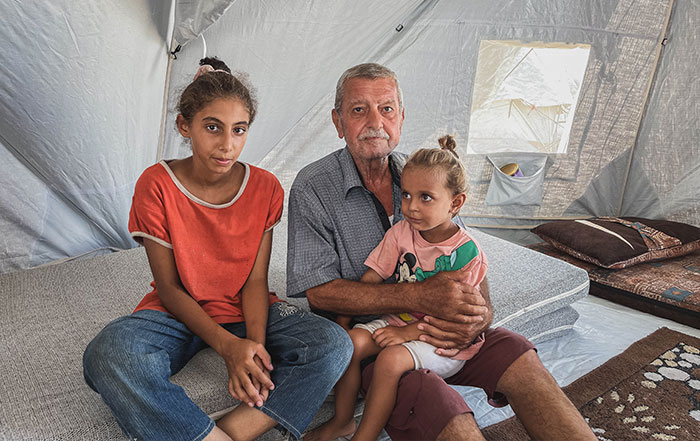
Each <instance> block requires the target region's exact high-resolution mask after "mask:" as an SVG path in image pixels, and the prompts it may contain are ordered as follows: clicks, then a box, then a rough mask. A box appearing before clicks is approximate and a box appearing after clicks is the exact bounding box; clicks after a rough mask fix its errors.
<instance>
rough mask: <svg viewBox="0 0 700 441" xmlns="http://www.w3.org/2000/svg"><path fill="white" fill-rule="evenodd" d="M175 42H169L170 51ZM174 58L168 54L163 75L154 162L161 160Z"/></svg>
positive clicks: (173, 40)
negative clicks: (161, 103) (161, 102)
mask: <svg viewBox="0 0 700 441" xmlns="http://www.w3.org/2000/svg"><path fill="white" fill-rule="evenodd" d="M176 44H177V42H176V41H175V39H174V38H173V39H172V40H171V41H170V47H171V49H172V48H173V46H174V45H176ZM174 58H175V57H174V56H173V55H171V53H169V54H168V68H167V69H166V73H165V87H164V88H163V89H164V90H163V106H162V109H163V110H162V112H161V115H160V132H159V133H158V152H157V153H156V162H158V161H160V160H161V159H163V146H164V144H165V125H166V124H165V122H166V121H165V118H166V117H167V116H168V93H169V91H170V73H171V71H172V67H173V59H174Z"/></svg>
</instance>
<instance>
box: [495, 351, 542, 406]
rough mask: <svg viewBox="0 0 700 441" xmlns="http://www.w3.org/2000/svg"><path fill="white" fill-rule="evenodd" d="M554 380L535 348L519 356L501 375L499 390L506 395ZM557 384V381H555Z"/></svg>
mask: <svg viewBox="0 0 700 441" xmlns="http://www.w3.org/2000/svg"><path fill="white" fill-rule="evenodd" d="M552 382H554V379H553V378H552V376H551V374H550V373H549V371H548V370H547V368H545V367H544V365H543V364H542V361H541V360H540V357H539V356H538V355H537V352H536V351H535V350H534V349H531V350H529V351H527V352H525V353H523V354H522V355H521V356H520V357H518V358H517V359H516V360H515V361H514V362H513V363H512V364H511V365H510V366H509V367H508V369H506V371H505V372H504V373H503V375H502V376H501V378H500V380H499V381H498V386H497V390H498V391H499V392H502V393H504V394H505V395H506V396H508V395H509V394H512V393H517V392H518V391H523V390H525V389H528V388H530V387H534V386H536V385H538V384H542V383H547V384H550V383H552ZM555 384H556V382H555Z"/></svg>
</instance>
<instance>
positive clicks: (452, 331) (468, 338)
mask: <svg viewBox="0 0 700 441" xmlns="http://www.w3.org/2000/svg"><path fill="white" fill-rule="evenodd" d="M423 320H425V321H426V323H421V324H420V325H418V329H419V330H420V331H422V332H425V334H423V335H421V336H420V338H419V340H420V341H424V342H426V343H430V344H431V345H433V346H435V347H436V348H437V349H436V350H435V353H436V354H438V355H442V356H445V357H453V356H455V355H457V353H458V352H459V351H460V350H462V349H464V348H466V347H468V346H469V345H471V344H472V342H473V341H474V340H475V339H476V337H478V336H479V334H481V333H482V332H483V331H484V329H485V328H484V325H483V323H482V322H479V323H455V322H450V321H447V320H442V319H439V318H435V317H430V316H425V317H423Z"/></svg>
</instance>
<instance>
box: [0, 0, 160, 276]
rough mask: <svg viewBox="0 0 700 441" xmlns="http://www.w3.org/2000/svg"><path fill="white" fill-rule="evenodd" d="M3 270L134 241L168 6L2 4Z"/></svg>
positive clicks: (152, 154)
mask: <svg viewBox="0 0 700 441" xmlns="http://www.w3.org/2000/svg"><path fill="white" fill-rule="evenodd" d="M1 8H2V13H0V41H3V43H2V49H1V50H0V164H2V165H1V166H0V167H2V173H0V185H2V188H3V191H2V193H0V233H1V234H0V272H8V271H12V270H15V269H19V268H26V267H31V266H36V265H38V264H41V263H45V262H49V261H52V260H55V259H60V258H64V257H66V256H75V255H79V254H82V253H85V252H90V251H92V250H95V249H99V248H104V247H118V248H130V247H132V246H134V243H133V242H132V240H131V238H130V236H129V233H128V231H127V230H126V222H127V217H128V212H129V207H130V203H131V195H132V193H133V185H134V182H135V180H136V178H137V177H138V176H139V174H140V173H141V171H142V170H143V169H144V168H145V167H146V166H147V165H149V164H152V163H153V162H154V161H155V160H156V149H157V144H158V133H159V126H160V119H161V113H162V112H161V110H162V106H163V90H164V80H165V71H166V66H167V62H168V58H167V44H166V41H169V38H167V33H168V27H169V26H168V25H169V21H170V20H169V18H170V3H169V2H162V1H159V0H150V1H148V0H128V1H120V2H90V1H80V2H75V1H72V0H57V1H52V2H34V1H29V2H15V1H3V2H2V7H1Z"/></svg>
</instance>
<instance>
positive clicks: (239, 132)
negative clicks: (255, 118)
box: [233, 127, 245, 135]
mask: <svg viewBox="0 0 700 441" xmlns="http://www.w3.org/2000/svg"><path fill="white" fill-rule="evenodd" d="M233 133H235V134H237V135H242V134H244V133H245V127H234V129H233Z"/></svg>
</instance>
